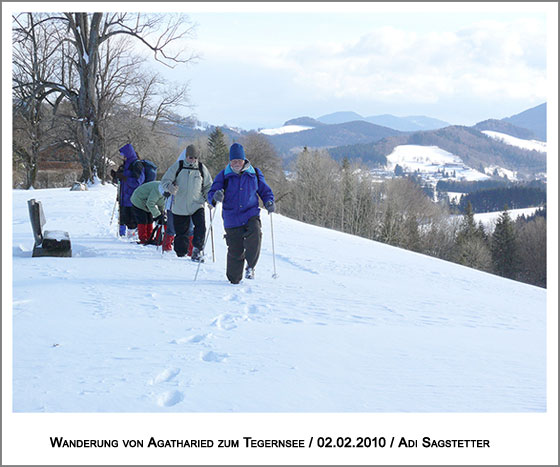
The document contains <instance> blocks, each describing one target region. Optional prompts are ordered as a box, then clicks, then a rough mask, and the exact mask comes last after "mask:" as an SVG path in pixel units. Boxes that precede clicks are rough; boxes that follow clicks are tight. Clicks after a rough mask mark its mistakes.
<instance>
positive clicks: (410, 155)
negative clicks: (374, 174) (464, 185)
mask: <svg viewBox="0 0 560 467" xmlns="http://www.w3.org/2000/svg"><path fill="white" fill-rule="evenodd" d="M397 164H398V165H400V166H401V167H402V168H403V169H404V170H405V172H415V171H417V170H418V171H419V172H420V173H421V174H428V175H429V176H431V177H432V178H435V177H437V175H438V171H443V170H445V172H447V173H453V172H455V178H456V179H457V180H469V181H476V180H487V179H488V178H490V177H488V176H487V175H484V174H483V173H481V172H479V171H477V170H474V169H472V168H471V167H468V166H466V165H465V164H464V163H463V160H462V159H461V158H460V157H459V156H456V155H455V154H451V153H450V152H447V151H445V150H443V149H441V148H439V147H437V146H419V145H415V144H404V145H400V146H396V147H395V148H394V149H393V152H391V154H389V155H388V156H387V169H388V170H391V171H393V170H394V169H395V167H396V165H397ZM440 178H441V177H440Z"/></svg>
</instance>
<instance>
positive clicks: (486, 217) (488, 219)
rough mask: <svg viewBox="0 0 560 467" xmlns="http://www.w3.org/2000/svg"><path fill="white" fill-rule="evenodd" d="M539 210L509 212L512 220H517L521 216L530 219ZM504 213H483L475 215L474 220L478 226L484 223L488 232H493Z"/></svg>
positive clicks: (525, 209) (512, 210) (528, 209)
mask: <svg viewBox="0 0 560 467" xmlns="http://www.w3.org/2000/svg"><path fill="white" fill-rule="evenodd" d="M538 210H539V208H524V209H511V210H509V211H508V213H509V217H510V219H511V220H513V221H514V220H515V219H517V218H518V217H520V216H525V217H530V216H532V215H533V214H535V212H536V211H538ZM502 213H503V211H496V212H482V213H479V214H475V215H474V220H475V222H476V223H477V224H478V223H479V222H482V225H484V227H485V229H486V230H488V231H490V232H491V231H493V230H494V227H495V226H496V221H497V220H498V218H499V217H500V216H501V215H502Z"/></svg>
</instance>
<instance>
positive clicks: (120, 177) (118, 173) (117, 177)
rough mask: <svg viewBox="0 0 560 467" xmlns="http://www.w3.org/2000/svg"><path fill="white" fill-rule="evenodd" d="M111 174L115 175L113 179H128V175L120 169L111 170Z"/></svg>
mask: <svg viewBox="0 0 560 467" xmlns="http://www.w3.org/2000/svg"><path fill="white" fill-rule="evenodd" d="M111 176H112V177H113V180H117V179H118V180H123V181H124V180H126V177H125V176H124V174H123V173H122V171H120V170H118V171H117V172H115V171H114V170H111Z"/></svg>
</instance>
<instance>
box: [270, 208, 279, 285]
mask: <svg viewBox="0 0 560 467" xmlns="http://www.w3.org/2000/svg"><path fill="white" fill-rule="evenodd" d="M269 215H270V236H271V238H272V265H273V267H274V274H272V278H273V279H278V274H276V254H275V253H274V229H273V227H272V213H270V214H269Z"/></svg>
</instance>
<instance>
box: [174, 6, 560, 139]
mask: <svg viewBox="0 0 560 467" xmlns="http://www.w3.org/2000/svg"><path fill="white" fill-rule="evenodd" d="M350 5H351V4H350ZM421 5H422V4H421ZM533 5H535V4H503V3H502V4H498V6H497V7H496V6H494V7H493V9H492V8H488V7H481V6H478V11H477V10H476V9H475V6H474V5H471V6H470V7H469V8H455V9H454V8H452V7H450V5H449V4H448V5H447V7H446V10H448V11H444V8H443V7H442V6H441V4H437V5H435V6H433V5H426V4H424V5H423V6H422V8H420V7H418V6H416V5H412V4H408V8H404V7H405V4H397V6H395V4H391V5H390V6H386V5H385V6H384V8H383V9H384V10H387V11H379V10H381V8H380V7H379V6H377V8H376V7H375V5H372V4H365V5H363V4H361V5H358V6H357V7H356V8H358V9H362V10H363V11H362V12H345V11H347V10H351V9H352V8H348V9H345V10H344V11H343V10H342V9H341V8H340V5H339V11H333V12H327V11H325V8H322V6H323V7H326V9H329V8H331V9H333V8H332V5H330V4H320V3H319V4H317V3H316V4H314V6H312V8H313V9H314V10H315V11H314V12H307V11H306V12H297V11H289V12H287V11H285V12H277V11H274V12H273V11H270V12H266V11H265V12H242V13H240V12H232V11H227V12H226V11H219V10H216V11H215V12H212V13H205V12H195V13H191V14H190V17H191V19H192V20H193V21H194V22H195V23H196V24H197V27H196V38H195V39H194V40H192V41H190V45H191V46H192V47H193V48H194V49H195V51H196V52H197V53H198V54H199V55H200V56H201V59H200V60H199V61H198V62H197V63H196V64H195V65H191V66H190V67H189V68H188V69H187V70H185V69H184V68H182V69H181V70H175V71H174V72H173V73H169V74H168V77H169V78H170V79H184V78H188V79H189V80H190V84H191V87H190V92H191V102H192V104H193V105H194V108H193V111H194V113H195V114H196V116H197V117H198V118H199V119H200V120H202V121H207V122H209V123H212V124H229V125H233V126H240V127H242V128H245V129H251V128H259V127H265V128H271V127H276V126H281V125H282V124H283V123H284V122H285V121H286V120H288V119H291V118H295V117H300V116H310V117H314V118H316V117H319V116H321V115H324V114H328V113H332V112H336V111H354V112H357V113H359V114H361V115H363V116H370V115H379V114H385V113H388V114H393V115H397V116H407V115H426V116H430V117H434V118H439V119H442V120H445V121H447V122H449V123H452V124H466V125H471V124H474V123H476V122H479V121H481V120H485V119H488V118H504V117H508V116H511V115H513V114H516V113H519V112H521V111H523V110H526V109H529V108H531V107H534V106H536V105H539V104H541V103H543V102H545V101H546V100H547V92H548V84H547V74H546V65H547V56H546V53H547V14H546V12H545V11H544V10H543V9H542V8H541V11H540V12H539V11H538V10H537V8H535V7H534V6H533ZM411 8H412V9H415V10H417V11H411ZM482 8H484V10H486V11H484V10H483V9H482ZM391 10H392V11H391ZM397 10H400V11H397ZM492 10H493V11H492ZM556 37H557V36H556ZM177 72H179V74H177ZM178 77H180V78H178Z"/></svg>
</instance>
